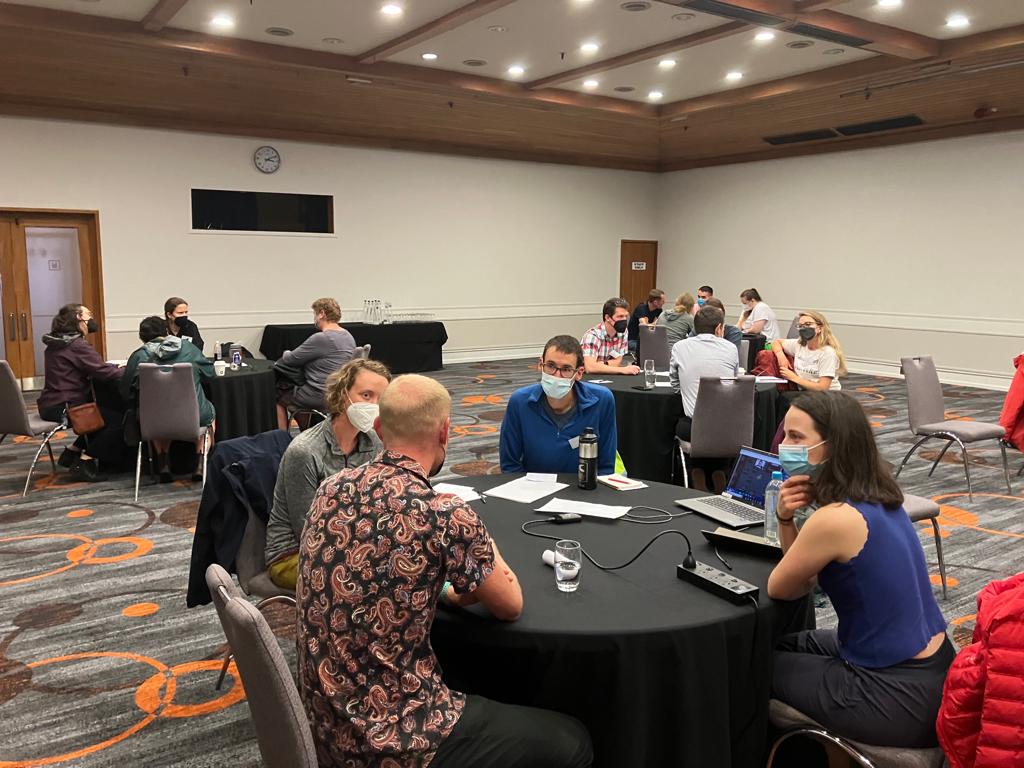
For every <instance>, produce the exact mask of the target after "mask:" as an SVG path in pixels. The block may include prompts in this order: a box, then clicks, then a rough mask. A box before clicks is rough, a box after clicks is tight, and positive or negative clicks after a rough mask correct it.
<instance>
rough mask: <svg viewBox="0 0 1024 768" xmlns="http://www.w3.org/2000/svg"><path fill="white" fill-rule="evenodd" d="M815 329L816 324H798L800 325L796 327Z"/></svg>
mask: <svg viewBox="0 0 1024 768" xmlns="http://www.w3.org/2000/svg"><path fill="white" fill-rule="evenodd" d="M817 327H818V324H817V323H800V325H798V326H797V328H817Z"/></svg>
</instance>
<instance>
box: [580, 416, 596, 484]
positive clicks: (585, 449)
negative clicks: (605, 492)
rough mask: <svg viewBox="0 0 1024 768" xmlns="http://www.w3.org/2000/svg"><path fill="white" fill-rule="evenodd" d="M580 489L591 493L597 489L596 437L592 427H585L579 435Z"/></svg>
mask: <svg viewBox="0 0 1024 768" xmlns="http://www.w3.org/2000/svg"><path fill="white" fill-rule="evenodd" d="M577 484H578V485H579V487H580V488H582V489H584V490H586V491H592V490H594V489H595V488H597V435H596V434H595V433H594V428H593V427H587V428H586V429H585V430H583V434H582V435H580V473H579V482H578V483H577Z"/></svg>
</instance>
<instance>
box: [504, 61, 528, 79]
mask: <svg viewBox="0 0 1024 768" xmlns="http://www.w3.org/2000/svg"><path fill="white" fill-rule="evenodd" d="M525 71H526V68H525V67H523V66H522V65H520V64H513V65H512V66H511V67H509V68H508V70H507V72H508V73H509V74H510V75H511V76H512V77H519V76H520V75H522V74H523V73H524V72H525Z"/></svg>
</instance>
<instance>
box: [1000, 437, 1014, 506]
mask: <svg viewBox="0 0 1024 768" xmlns="http://www.w3.org/2000/svg"><path fill="white" fill-rule="evenodd" d="M999 450H1000V451H1002V452H1003V477H1004V478H1005V479H1006V492H1007V493H1010V494H1012V493H1013V488H1011V487H1010V465H1009V464H1007V463H1006V445H1005V444H1004V443H1003V441H1002V440H1000V441H999Z"/></svg>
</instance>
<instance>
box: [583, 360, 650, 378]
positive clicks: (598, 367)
mask: <svg viewBox="0 0 1024 768" xmlns="http://www.w3.org/2000/svg"><path fill="white" fill-rule="evenodd" d="M613 359H615V360H617V361H618V362H615V363H602V362H601V361H599V360H598V359H597V358H596V357H587V356H584V357H583V367H584V369H585V370H586V372H587V373H611V374H614V375H626V376H635V375H636V374H638V373H640V366H639V365H623V363H625V362H626V358H625V356H623V357H619V358H613Z"/></svg>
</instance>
